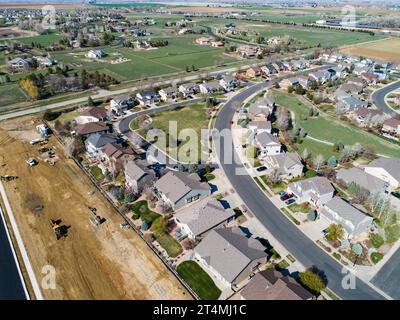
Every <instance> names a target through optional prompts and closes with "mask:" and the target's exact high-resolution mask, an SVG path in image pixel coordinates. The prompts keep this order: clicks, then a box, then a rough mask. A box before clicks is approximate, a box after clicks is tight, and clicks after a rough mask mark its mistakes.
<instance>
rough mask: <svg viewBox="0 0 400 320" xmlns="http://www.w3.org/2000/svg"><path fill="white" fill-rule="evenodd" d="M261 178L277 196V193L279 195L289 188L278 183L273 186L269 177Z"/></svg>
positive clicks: (282, 183)
mask: <svg viewBox="0 0 400 320" xmlns="http://www.w3.org/2000/svg"><path fill="white" fill-rule="evenodd" d="M260 178H261V179H262V180H263V181H264V183H265V184H267V185H268V187H270V189H271V190H272V192H273V193H275V194H276V193H279V192H281V191H286V188H287V185H286V183H284V182H278V183H274V184H273V183H271V182H270V181H269V180H268V177H267V176H261V177H260Z"/></svg>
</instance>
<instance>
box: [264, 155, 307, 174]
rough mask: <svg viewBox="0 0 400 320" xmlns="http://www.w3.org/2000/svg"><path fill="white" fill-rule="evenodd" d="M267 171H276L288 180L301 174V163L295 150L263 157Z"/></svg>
mask: <svg viewBox="0 0 400 320" xmlns="http://www.w3.org/2000/svg"><path fill="white" fill-rule="evenodd" d="M264 164H265V166H266V167H267V168H268V171H269V172H273V171H274V170H276V171H277V173H278V174H279V177H280V178H281V179H283V180H290V179H293V178H296V177H300V176H302V175H303V168H304V166H303V164H302V162H301V159H300V157H299V155H298V154H297V153H296V152H286V153H285V152H283V153H279V154H277V155H272V156H268V157H265V158H264Z"/></svg>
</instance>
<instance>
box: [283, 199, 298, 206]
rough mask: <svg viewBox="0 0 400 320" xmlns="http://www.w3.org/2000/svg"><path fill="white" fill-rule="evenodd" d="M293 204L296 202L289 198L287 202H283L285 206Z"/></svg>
mask: <svg viewBox="0 0 400 320" xmlns="http://www.w3.org/2000/svg"><path fill="white" fill-rule="evenodd" d="M294 202H296V200H295V199H293V198H290V199H289V200H286V201H285V204H286V205H287V206H290V205H291V204H292V203H294Z"/></svg>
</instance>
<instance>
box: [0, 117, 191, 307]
mask: <svg viewBox="0 0 400 320" xmlns="http://www.w3.org/2000/svg"><path fill="white" fill-rule="evenodd" d="M40 125H41V122H40V120H38V119H36V118H34V117H25V118H19V119H15V120H8V121H5V122H1V123H0V176H1V183H2V184H3V186H4V188H5V191H6V194H7V199H8V202H9V203H10V206H11V208H12V212H13V215H14V217H15V220H16V222H17V225H18V230H19V233H20V235H21V238H22V240H23V243H24V247H25V249H26V251H27V254H28V257H29V261H30V264H31V265H32V268H33V271H34V274H35V277H36V280H37V282H38V283H39V284H41V281H42V278H43V277H44V274H43V268H45V267H46V266H52V267H54V269H55V271H56V281H55V283H56V285H55V288H48V289H44V288H43V287H42V288H41V293H42V295H43V298H44V299H159V300H167V299H192V297H191V295H190V294H189V293H188V292H187V291H186V289H185V288H184V287H183V286H182V284H181V283H180V282H179V281H178V279H177V278H176V277H175V276H174V275H173V274H172V272H170V270H169V269H168V268H167V267H166V266H165V265H164V264H163V263H162V261H161V260H160V259H159V258H158V257H157V256H156V255H155V254H154V253H153V252H152V251H151V249H150V248H148V246H147V245H146V243H145V242H144V241H143V240H142V239H141V238H140V237H139V236H138V235H137V234H136V233H135V232H134V231H133V230H132V229H130V228H121V224H122V225H123V223H124V220H123V218H122V217H121V216H120V215H119V213H118V212H117V211H116V210H115V209H114V208H113V207H112V206H111V205H110V203H109V202H108V201H107V200H106V199H105V198H104V197H103V195H102V194H101V193H100V192H99V191H98V190H97V189H96V188H95V186H94V185H93V184H92V182H91V181H90V179H89V178H88V177H87V176H86V175H85V174H84V173H83V172H82V171H81V169H80V168H79V167H78V166H77V165H76V164H75V163H74V161H73V160H71V159H68V158H67V157H66V156H65V153H64V149H63V145H62V144H61V143H60V142H59V141H58V140H57V139H56V138H55V137H54V136H52V135H49V137H46V139H43V132H40V130H39V128H38V126H40ZM1 202H2V203H1V204H2V207H3V208H4V199H2V201H1ZM10 231H11V232H13V230H12V229H11V228H10ZM22 271H23V273H24V270H22ZM25 278H27V277H25ZM26 280H27V279H26ZM26 282H29V279H28V280H27V281H26ZM27 287H28V290H29V289H30V286H29V284H27ZM30 291H32V290H30ZM30 293H31V296H32V298H35V297H34V295H33V294H32V292H30Z"/></svg>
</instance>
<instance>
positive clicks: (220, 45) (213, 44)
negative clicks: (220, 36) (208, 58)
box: [211, 41, 224, 48]
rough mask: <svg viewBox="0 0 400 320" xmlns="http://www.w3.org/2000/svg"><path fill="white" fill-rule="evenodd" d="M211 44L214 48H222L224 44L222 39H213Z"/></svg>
mask: <svg viewBox="0 0 400 320" xmlns="http://www.w3.org/2000/svg"><path fill="white" fill-rule="evenodd" d="M211 46H212V47H214V48H221V47H223V46H224V43H223V42H222V41H211Z"/></svg>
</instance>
